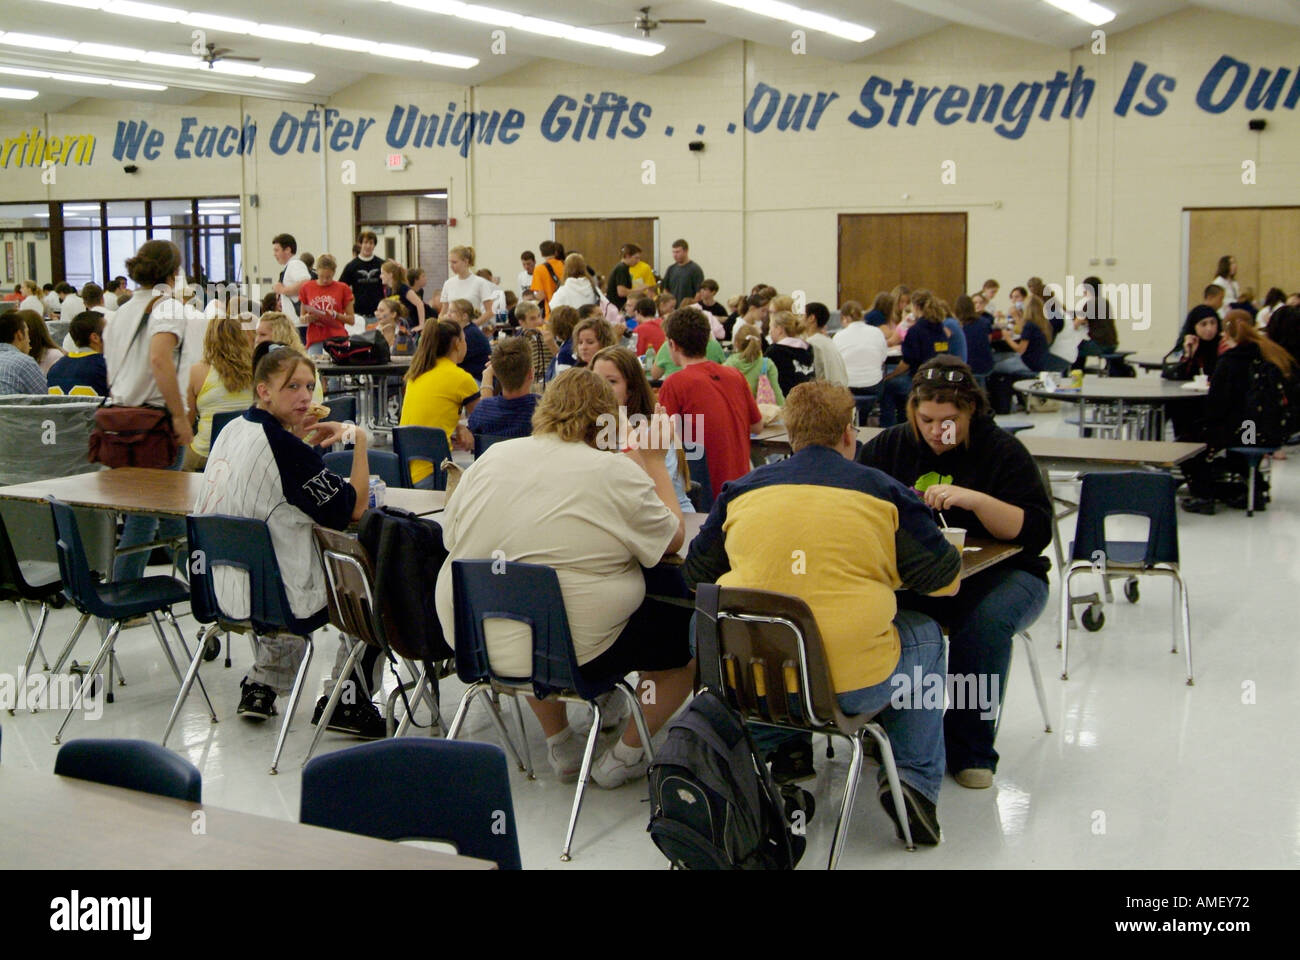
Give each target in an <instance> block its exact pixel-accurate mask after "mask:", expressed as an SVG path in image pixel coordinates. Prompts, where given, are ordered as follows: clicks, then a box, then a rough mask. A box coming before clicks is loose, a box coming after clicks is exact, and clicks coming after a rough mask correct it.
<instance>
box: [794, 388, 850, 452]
mask: <svg viewBox="0 0 1300 960" xmlns="http://www.w3.org/2000/svg"><path fill="white" fill-rule="evenodd" d="M854 405H855V404H854V400H853V394H851V393H850V392H849V388H848V387H841V386H838V385H836V384H833V383H827V382H826V381H820V380H812V381H809V382H807V383H801V384H799V385H798V386H796V387H795V388H794V389H793V390H791V391H790V393H789V394H788V395H787V396H786V398H785V406H784V407H783V408H782V414H781V415H782V418H783V419H784V420H785V426H786V430H787V431H788V432H789V434H790V448H791V449H792V450H794V451H795V452H796V453H797V452H798V451H800V450H802V449H803V448H804V447H837V446H839V443H840V439H841V438H842V437H843V436H844V428H845V427H847V426H848V425H849V424H850V423H852V422H853V408H854Z"/></svg>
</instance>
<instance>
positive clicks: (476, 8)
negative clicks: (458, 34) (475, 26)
mask: <svg viewBox="0 0 1300 960" xmlns="http://www.w3.org/2000/svg"><path fill="white" fill-rule="evenodd" d="M456 16H458V17H460V18H461V19H462V20H473V21H474V22H475V23H486V24H489V25H491V26H494V27H513V26H516V25H517V24H518V23H519V21H520V20H522V19H523V15H522V14H518V13H511V12H510V11H509V10H498V9H496V7H484V6H480V5H479V4H476V3H467V4H465V5H464V6H463V8H462V9H460V10H457V11H456Z"/></svg>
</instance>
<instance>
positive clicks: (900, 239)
mask: <svg viewBox="0 0 1300 960" xmlns="http://www.w3.org/2000/svg"><path fill="white" fill-rule="evenodd" d="M900 283H902V284H906V285H907V286H909V287H911V288H912V289H913V290H919V289H929V290H932V291H934V292H935V293H936V294H938V295H939V296H940V297H942V298H943V299H944V300H946V301H948V303H949V304H950V305H951V304H952V303H953V302H954V301H955V300H956V299H957V297H959V296H961V294H962V293H964V292H965V290H966V214H964V213H862V214H840V218H839V283H838V288H837V304H839V303H843V302H844V301H846V300H857V301H858V302H859V303H861V304H862V305H863V306H864V307H866V308H868V309H870V307H871V302H872V300H874V299H875V297H876V294H877V293H879V292H880V291H882V290H884V291H889V290H892V289H893V288H894V287H896V286H898V285H899V284H900Z"/></svg>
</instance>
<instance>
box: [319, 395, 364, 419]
mask: <svg viewBox="0 0 1300 960" xmlns="http://www.w3.org/2000/svg"><path fill="white" fill-rule="evenodd" d="M325 406H327V407H329V408H330V412H329V416H328V417H326V418H325V420H324V421H323V422H324V423H356V422H357V398H356V397H355V396H353V395H352V394H350V393H343V394H335V395H334V396H331V397H326V398H325Z"/></svg>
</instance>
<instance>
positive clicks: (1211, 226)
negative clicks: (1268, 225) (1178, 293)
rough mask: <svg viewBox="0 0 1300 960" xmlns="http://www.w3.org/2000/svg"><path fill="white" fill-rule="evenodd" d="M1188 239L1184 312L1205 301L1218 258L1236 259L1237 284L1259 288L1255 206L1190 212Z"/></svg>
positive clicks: (1257, 215) (1259, 295) (1256, 213)
mask: <svg viewBox="0 0 1300 960" xmlns="http://www.w3.org/2000/svg"><path fill="white" fill-rule="evenodd" d="M1189 219H1190V223H1189V225H1188V238H1187V241H1188V242H1187V309H1188V310H1190V309H1191V308H1192V307H1194V306H1196V305H1197V304H1198V303H1200V302H1202V301H1203V300H1204V299H1205V288H1206V287H1208V286H1209V285H1210V284H1211V283H1213V282H1214V276H1215V267H1216V266H1218V263H1219V258H1220V257H1222V256H1224V255H1225V254H1230V255H1231V256H1234V257H1236V258H1237V285H1238V286H1239V287H1243V288H1244V287H1253V288H1254V290H1255V293H1256V295H1257V296H1258V297H1259V298H1260V300H1261V301H1262V300H1263V296H1264V291H1263V290H1260V289H1259V255H1260V248H1259V225H1260V211H1259V209H1258V208H1257V207H1241V208H1237V209H1226V208H1221V209H1216V210H1192V211H1191V216H1190V218H1189Z"/></svg>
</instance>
